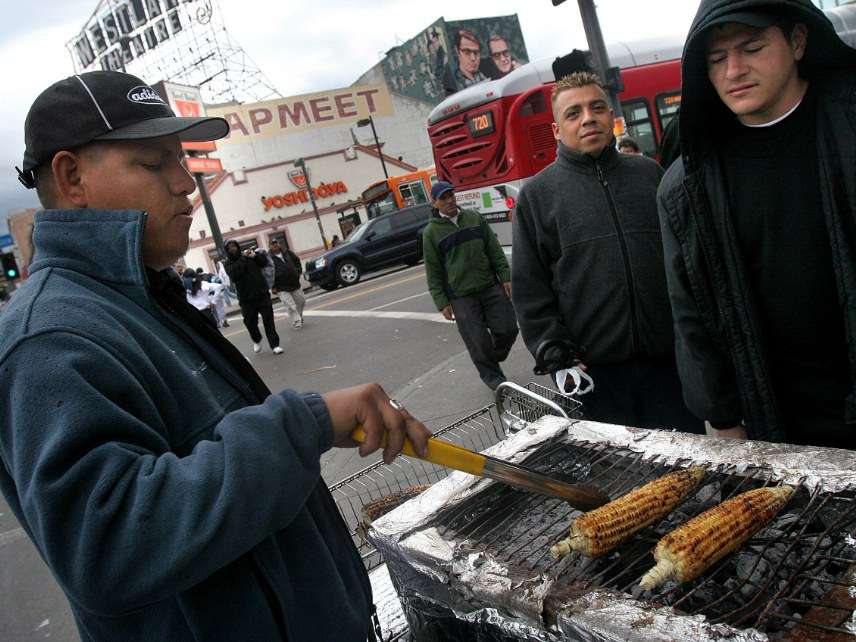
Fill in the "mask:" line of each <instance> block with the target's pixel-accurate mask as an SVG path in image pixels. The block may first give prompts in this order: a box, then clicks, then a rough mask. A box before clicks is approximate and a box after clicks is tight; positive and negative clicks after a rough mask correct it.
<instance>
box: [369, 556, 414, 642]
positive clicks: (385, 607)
mask: <svg viewBox="0 0 856 642" xmlns="http://www.w3.org/2000/svg"><path fill="white" fill-rule="evenodd" d="M369 582H371V585H372V597H373V598H374V604H375V607H377V618H378V620H379V621H380V630H381V631H383V637H384V639H385V640H389V639H393V638H395V636H398V635H401V634H402V633H404V632H405V631H407V618H405V617H404V611H403V610H402V608H401V603H400V602H399V601H398V593H396V592H395V587H394V586H393V585H392V579H391V578H390V577H389V569H387V567H386V564H381V565H380V566H378V567H377V568H376V569H374V570H373V571H372V572H371V573H369Z"/></svg>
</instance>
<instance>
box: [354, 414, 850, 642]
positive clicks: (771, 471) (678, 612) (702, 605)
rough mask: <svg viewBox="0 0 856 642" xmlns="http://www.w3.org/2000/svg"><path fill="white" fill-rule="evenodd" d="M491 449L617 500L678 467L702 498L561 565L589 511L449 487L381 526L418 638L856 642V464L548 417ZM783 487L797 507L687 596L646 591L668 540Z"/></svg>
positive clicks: (452, 482) (810, 450)
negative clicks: (732, 505) (558, 545)
mask: <svg viewBox="0 0 856 642" xmlns="http://www.w3.org/2000/svg"><path fill="white" fill-rule="evenodd" d="M515 427H516V428H521V427H522V429H521V430H519V431H518V432H516V433H515V434H513V435H512V436H511V437H509V438H507V439H505V440H503V441H501V442H498V443H496V444H495V445H493V446H492V447H491V448H489V449H488V450H487V452H489V453H490V454H492V455H494V456H496V457H499V458H501V459H508V460H509V461H514V462H517V463H525V465H527V466H529V467H532V468H535V469H537V470H540V471H541V472H546V473H549V474H552V475H555V476H557V477H560V478H563V479H565V480H566V481H582V482H588V483H592V484H595V485H597V486H599V487H600V488H601V489H603V490H605V491H606V492H607V493H608V494H609V495H610V496H611V497H613V498H615V497H618V496H620V495H622V494H624V493H625V492H627V491H628V490H630V489H631V488H633V487H635V486H638V485H640V484H642V483H645V482H647V481H650V480H652V479H655V478H657V477H659V476H661V475H663V474H666V473H667V472H670V471H672V470H675V469H677V468H681V467H688V466H691V465H700V466H703V467H704V468H705V469H706V474H705V477H704V479H703V480H702V482H701V483H700V484H699V486H698V487H697V488H696V490H695V491H694V492H693V494H692V495H690V496H689V498H688V499H687V500H686V501H685V502H684V503H683V504H682V505H681V506H679V507H678V508H677V509H676V510H675V511H673V512H672V513H671V514H670V515H668V516H667V517H666V518H664V519H663V520H662V521H661V522H660V523H658V524H655V525H652V526H651V527H649V528H647V529H644V530H643V531H640V532H639V533H637V534H636V535H635V536H634V537H633V538H631V539H630V540H628V541H627V542H625V543H624V544H622V545H621V546H619V547H618V548H617V549H615V550H614V551H612V552H611V553H609V554H607V555H605V556H603V557H599V558H587V557H584V556H582V555H580V554H579V553H576V552H573V553H571V554H570V555H567V556H565V557H564V558H562V559H560V560H555V559H553V557H552V556H551V555H550V553H549V549H550V546H551V545H552V544H554V543H555V542H557V541H558V540H560V539H562V538H563V537H566V536H567V534H568V529H569V526H570V524H571V522H572V520H573V519H574V518H576V517H578V516H579V514H580V513H578V512H577V511H575V510H574V509H572V508H571V507H570V506H568V505H567V504H566V503H565V502H563V501H561V500H558V499H551V498H547V497H541V496H538V495H534V494H532V493H527V492H522V491H518V490H514V489H513V488H510V487H506V486H503V485H502V484H497V483H494V482H490V481H486V480H480V479H477V478H474V477H471V476H469V475H465V474H463V473H453V474H452V475H450V476H448V477H446V478H445V479H443V480H442V481H440V482H438V483H436V484H434V485H433V486H431V488H429V489H428V490H426V491H425V492H424V493H422V494H421V495H419V496H418V497H417V498H415V499H412V500H410V501H408V502H407V503H405V504H403V505H402V506H400V507H399V508H397V509H395V510H393V511H392V512H390V513H387V514H386V515H384V516H383V517H380V518H379V519H377V520H376V521H374V522H373V523H372V524H371V527H370V529H369V532H368V538H369V540H370V542H371V543H372V544H373V545H374V546H375V547H376V550H377V552H378V553H379V554H381V555H382V556H383V558H384V559H385V560H386V563H387V567H388V570H389V576H390V578H391V581H392V584H393V585H394V587H395V590H396V591H397V593H398V595H399V598H400V603H401V605H402V607H403V612H404V615H405V617H406V619H407V622H408V624H409V626H410V629H411V634H412V635H413V639H414V640H425V641H429V640H430V641H435V640H436V641H441V640H442V641H444V642H455V641H461V642H464V641H466V642H488V641H490V642H494V641H495V642H500V641H506V640H527V641H529V640H531V641H535V640H537V641H539V642H559V641H567V640H573V641H578V640H582V641H589V640H591V641H597V642H628V641H639V642H643V641H644V642H652V641H663V642H665V641H669V642H671V641H675V640H687V641H690V640H692V641H693V642H714V641H717V642H725V641H730V642H762V641H765V640H794V641H796V640H811V641H813V642H814V641H816V642H827V641H832V640H851V641H853V640H856V611H854V609H856V452H853V451H846V450H837V449H826V448H817V447H805V446H802V447H798V446H790V445H786V444H770V443H765V442H748V441H736V440H724V439H714V438H710V437H705V436H701V435H690V434H682V433H676V432H669V431H649V430H641V429H634V428H628V427H623V426H612V425H606V424H599V423H594V422H587V421H577V420H573V419H570V420H569V419H564V418H559V417H545V418H542V419H539V420H537V421H534V422H532V423H526V424H525V426H524V424H523V423H518V424H517V425H516V426H515ZM779 483H787V484H791V485H794V486H795V487H796V488H797V490H796V492H795V493H794V495H793V496H792V498H791V500H790V501H789V502H788V504H787V505H786V506H785V507H784V508H783V509H782V510H781V511H780V512H779V514H778V515H776V517H775V518H773V519H772V520H771V521H770V522H769V523H768V524H767V525H766V526H764V527H763V528H762V529H761V530H760V531H759V532H758V533H756V534H755V535H754V536H753V537H752V538H751V539H750V540H748V541H747V542H746V543H745V544H744V545H743V546H742V547H741V548H740V549H739V550H738V551H736V552H735V553H733V554H731V555H728V556H726V557H724V558H723V559H721V560H720V561H719V562H718V563H716V564H715V565H713V566H712V567H711V568H709V569H708V570H707V571H706V572H705V573H703V574H702V575H701V576H700V577H698V578H696V579H695V580H693V581H691V582H686V583H683V584H676V583H674V582H667V583H666V584H664V585H662V586H660V587H659V588H657V589H654V590H653V591H650V592H644V591H642V590H641V589H640V587H639V586H638V584H639V580H640V578H641V576H642V575H643V574H644V573H645V572H646V571H647V570H648V569H650V568H651V566H653V564H654V559H653V557H652V554H651V553H652V549H653V547H654V546H655V544H656V542H657V541H658V540H659V538H660V537H661V536H662V535H664V534H666V533H667V532H669V531H671V530H674V528H676V527H677V526H679V525H680V524H682V523H684V522H686V521H687V520H688V519H690V518H691V517H693V516H694V515H697V514H699V513H701V512H702V511H704V510H707V509H708V508H710V507H712V506H714V505H716V504H718V503H720V502H722V501H724V500H726V499H728V498H729V497H733V496H735V495H737V494H739V493H741V492H743V491H746V490H750V489H752V488H757V487H761V486H765V485H775V484H779Z"/></svg>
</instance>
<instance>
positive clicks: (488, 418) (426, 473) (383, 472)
mask: <svg viewBox="0 0 856 642" xmlns="http://www.w3.org/2000/svg"><path fill="white" fill-rule="evenodd" d="M578 408H579V403H578V402H576V401H574V400H573V399H570V398H569V397H566V396H564V395H562V394H561V393H558V392H554V391H552V390H549V389H547V388H544V387H543V386H540V385H538V384H536V383H529V384H527V385H526V387H522V386H518V385H516V384H509V383H506V384H502V385H501V386H500V387H499V389H498V390H497V405H495V406H494V405H489V406H485V407H484V408H482V409H481V410H477V411H476V412H474V413H472V414H471V415H468V416H466V417H464V418H463V419H460V420H458V421H456V422H455V423H453V424H451V425H449V426H446V427H445V428H442V429H440V430H438V431H436V432H435V433H434V436H435V437H442V438H443V439H445V440H447V441H451V442H453V443H456V444H458V445H461V446H464V447H466V448H469V449H471V450H476V451H481V450H485V449H486V448H489V447H491V446H493V445H494V444H496V443H497V442H499V441H501V440H502V439H504V438H505V437H506V436H507V434H509V433H510V432H516V430H519V429H520V428H521V427H522V426H523V424H522V423H521V422H522V421H535V420H536V419H540V418H541V417H543V416H544V415H557V416H562V417H575V416H578V414H575V413H577V411H578ZM509 426H513V427H514V429H513V430H512V429H511V428H509ZM450 472H451V471H449V470H448V469H446V468H443V467H440V466H436V465H434V464H430V463H427V462H424V461H421V460H419V459H413V458H410V457H398V458H396V460H395V461H394V462H393V463H392V464H389V465H384V463H383V462H380V461H379V462H377V463H374V464H372V465H370V466H367V467H366V468H364V469H362V470H360V471H357V472H356V473H354V474H353V475H350V476H349V477H346V478H345V479H343V480H341V481H339V482H337V483H335V484H333V485H332V486H330V492H331V493H332V494H333V498H334V499H335V500H336V504H337V506H338V507H339V512H340V513H341V514H342V517H343V518H344V519H345V522H346V523H347V525H348V528H349V529H350V530H351V537H352V539H353V541H354V545H355V546H356V547H357V550H359V552H360V556H361V557H362V559H363V563H364V564H365V566H366V570H372V569H374V568H376V567H377V566H378V565H380V564H382V563H383V559H382V558H381V555H380V553H378V552H377V551H376V550H375V548H374V546H372V544H371V543H370V542H369V541H368V539H367V538H366V536H365V534H366V528H367V526H368V524H366V523H365V522H366V518H365V516H364V515H363V506H365V505H366V504H368V503H370V502H373V501H376V500H380V499H383V498H386V497H390V496H400V495H401V494H402V493H406V492H407V491H408V490H409V489H413V488H415V487H419V486H424V485H429V484H433V483H434V482H437V481H440V480H441V479H443V478H444V477H446V476H447V475H448V474H449V473H450Z"/></svg>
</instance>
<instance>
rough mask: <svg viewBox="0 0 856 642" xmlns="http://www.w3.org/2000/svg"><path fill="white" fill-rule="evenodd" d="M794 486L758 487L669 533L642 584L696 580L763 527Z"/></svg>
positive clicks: (658, 547) (659, 543) (789, 494)
mask: <svg viewBox="0 0 856 642" xmlns="http://www.w3.org/2000/svg"><path fill="white" fill-rule="evenodd" d="M793 492H794V489H793V488H792V487H791V486H777V487H775V488H756V489H755V490H750V491H748V492H745V493H742V494H740V495H738V496H737V497H732V498H731V499H729V500H728V501H725V502H723V503H721V504H719V505H718V506H714V507H713V508H711V509H710V510H706V511H705V512H703V513H702V514H701V515H698V516H696V517H694V518H693V519H691V520H690V521H688V522H687V523H686V524H684V525H683V526H681V527H679V528H677V529H675V530H674V531H672V532H671V533H669V534H668V535H665V536H664V537H662V538H661V539H660V541H659V542H658V543H657V548H655V549H654V558H655V559H656V560H657V565H656V566H655V567H654V568H652V569H651V570H650V571H648V572H647V573H646V574H645V576H644V577H643V578H642V581H641V582H639V585H640V586H641V587H642V588H643V589H645V590H649V589H652V588H655V587H657V586H659V585H660V584H662V583H663V582H665V581H666V580H668V579H674V580H675V581H677V582H687V581H689V580H692V579H694V578H696V577H698V576H699V575H701V574H702V573H704V572H705V571H706V570H707V569H708V568H710V567H711V566H712V565H713V564H714V563H716V562H717V561H718V560H720V559H722V558H723V557H725V556H726V555H728V553H730V552H732V551H733V550H735V549H737V548H739V547H740V545H741V544H743V542H745V541H746V540H747V539H749V538H750V537H752V535H754V534H755V533H756V532H757V531H759V530H760V529H761V528H762V527H763V526H764V525H765V524H766V523H767V522H768V521H770V520H771V519H772V518H773V516H774V515H775V514H776V513H778V512H779V510H780V509H781V508H782V507H783V506H784V505H785V504H787V503H788V499H790V497H791V495H792V494H793Z"/></svg>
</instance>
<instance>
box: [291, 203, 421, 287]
mask: <svg viewBox="0 0 856 642" xmlns="http://www.w3.org/2000/svg"><path fill="white" fill-rule="evenodd" d="M430 215H431V206H430V205H428V204H427V203H425V204H421V205H414V206H412V207H405V208H403V209H400V210H397V211H395V212H390V213H389V214H384V215H383V216H378V217H377V218H373V219H372V220H370V221H366V222H365V223H362V224H361V225H358V226H357V227H356V228H355V229H354V231H353V232H351V234H350V235H349V236H348V238H347V239H345V241H344V242H343V243H342V244H341V245H338V246H336V247H334V248H333V249H331V250H328V251H327V252H325V253H324V254H322V255H321V256H319V257H316V258H314V259H310V260H309V261H307V262H306V270H305V271H304V274H305V276H306V278H307V279H308V280H309V282H310V283H312V284H313V285H318V286H320V287H322V288H324V289H325V290H334V289H336V288H337V287H338V286H340V285H342V286H346V285H353V284H354V283H358V282H359V280H360V279H361V278H362V276H363V274H365V273H366V272H370V271H372V270H377V269H379V268H382V267H386V266H388V265H395V264H396V263H406V264H407V265H416V264H417V263H418V262H419V261H420V260H421V259H422V231H423V230H424V229H425V226H426V225H427V224H428V217H429V216H430Z"/></svg>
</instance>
